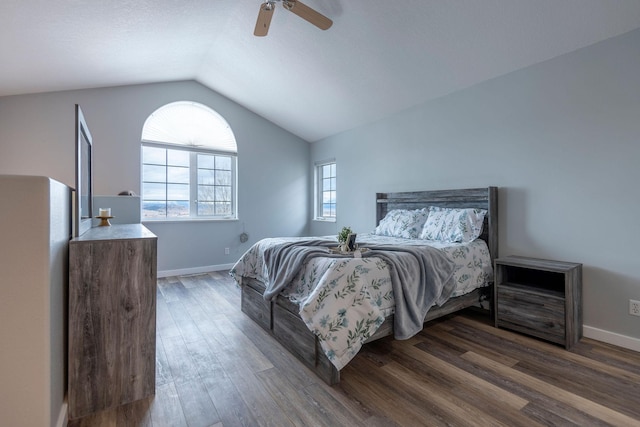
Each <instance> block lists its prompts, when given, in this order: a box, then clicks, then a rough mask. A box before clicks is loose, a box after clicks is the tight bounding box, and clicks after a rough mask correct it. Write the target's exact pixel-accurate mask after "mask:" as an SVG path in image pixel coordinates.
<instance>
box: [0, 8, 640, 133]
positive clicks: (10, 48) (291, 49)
mask: <svg viewBox="0 0 640 427" xmlns="http://www.w3.org/2000/svg"><path fill="white" fill-rule="evenodd" d="M260 3H261V0H224V1H223V0H186V1H185V0H153V1H151V0H109V1H104V0H55V1H54V0H49V1H44V0H2V1H1V2H0V96H3V95H13V94H23V93H34V92H45V91H58V90H68V89H81V88H93V87H105V86H115V85H127V84H137V83H151V82H160V81H173V80H185V79H195V80H197V81H199V82H200V83H202V84H204V85H206V86H207V87H209V88H211V89H213V90H215V91H216V92H218V93H220V94H222V95H224V96H226V97H228V98H230V99H232V100H234V101H235V102H237V103H239V104H241V105H243V106H245V107H246V108H248V109H250V110H252V111H254V112H255V113H257V114H259V115H261V116H263V117H265V118H267V119H268V120H270V121H272V122H274V123H276V124H277V125H279V126H281V127H283V128H285V129H287V130H289V131H290V132H292V133H294V134H296V135H298V136H300V137H301V138H303V139H304V140H306V141H309V142H313V141H317V140H320V139H322V138H325V137H327V136H330V135H333V134H336V133H339V132H342V131H345V130H348V129H351V128H354V127H356V126H359V125H362V124H365V123H369V122H372V121H375V120H378V119H381V118H384V117H387V116H389V115H392V114H394V113H397V112H399V111H401V110H404V109H406V108H409V107H412V106H414V105H418V104H421V103H424V102H426V101H428V100H431V99H434V98H437V97H440V96H443V95H446V94H449V93H452V92H455V91H458V90H461V89H464V88H466V87H469V86H472V85H474V84H477V83H479V82H482V81H485V80H487V79H491V78H494V77H497V76H500V75H504V74H506V73H509V72H512V71H515V70H518V69H521V68H524V67H527V66H529V65H532V64H535V63H538V62H541V61H545V60H548V59H551V58H553V57H556V56H558V55H561V54H564V53H567V52H570V51H573V50H576V49H579V48H582V47H585V46H588V45H591V44H594V43H597V42H599V41H601V40H604V39H607V38H610V37H613V36H616V35H620V34H622V33H625V32H628V31H631V30H634V29H637V28H640V1H638V0H615V1H612V0H394V1H382V0H304V3H305V4H307V5H308V6H310V7H313V8H314V9H316V10H317V11H319V12H321V13H322V14H324V15H326V16H327V17H329V18H330V19H332V20H333V22H334V23H333V26H332V27H331V28H330V29H329V30H327V31H321V30H319V29H318V28H316V27H314V26H312V25H311V24H309V23H308V22H306V21H304V20H303V19H300V18H299V17H298V16H296V15H294V14H293V13H290V12H289V11H287V10H285V9H284V8H283V7H282V5H281V4H277V5H276V10H275V13H274V15H273V20H272V22H271V28H270V30H269V34H268V36H267V37H254V36H253V29H254V25H255V22H256V17H257V14H258V10H259V7H260Z"/></svg>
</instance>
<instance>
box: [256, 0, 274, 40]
mask: <svg viewBox="0 0 640 427" xmlns="http://www.w3.org/2000/svg"><path fill="white" fill-rule="evenodd" d="M274 9H275V8H274V4H273V2H265V3H262V4H261V5H260V12H258V20H257V21H256V28H255V30H253V35H254V36H258V37H264V36H266V35H267V33H268V32H269V25H271V18H272V17H273V10H274Z"/></svg>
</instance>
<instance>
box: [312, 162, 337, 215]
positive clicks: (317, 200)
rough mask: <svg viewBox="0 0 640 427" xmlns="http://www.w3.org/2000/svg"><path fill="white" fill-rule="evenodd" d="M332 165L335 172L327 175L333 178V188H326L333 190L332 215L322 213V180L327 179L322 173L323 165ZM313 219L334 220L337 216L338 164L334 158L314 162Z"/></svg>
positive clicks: (323, 191)
mask: <svg viewBox="0 0 640 427" xmlns="http://www.w3.org/2000/svg"><path fill="white" fill-rule="evenodd" d="M331 165H333V167H334V170H335V173H334V174H333V175H329V178H328V179H331V178H333V179H335V189H334V190H328V191H333V192H335V198H334V203H333V205H334V212H335V214H334V215H333V216H331V215H325V214H324V199H323V198H324V193H325V190H324V189H323V181H324V180H325V179H327V178H326V177H325V175H324V172H323V170H324V167H325V166H331ZM314 166H315V167H314V218H313V219H314V221H325V222H336V221H337V218H338V164H337V162H336V160H335V159H328V160H324V161H321V162H316V163H315V164H314Z"/></svg>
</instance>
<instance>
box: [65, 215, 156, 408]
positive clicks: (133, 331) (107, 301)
mask: <svg viewBox="0 0 640 427" xmlns="http://www.w3.org/2000/svg"><path fill="white" fill-rule="evenodd" d="M156 255H157V237H156V236H155V235H154V234H153V233H151V232H150V231H149V230H148V229H147V228H145V227H144V226H143V225H142V224H125V225H112V226H109V227H94V228H92V229H90V230H89V231H87V232H86V233H84V234H83V235H81V236H80V237H77V238H75V239H73V240H72V241H71V242H70V244H69V394H68V397H69V418H70V419H75V418H80V417H83V416H85V415H88V414H90V413H93V412H96V411H100V410H103V409H107V408H111V407H114V406H118V405H122V404H125V403H128V402H132V401H134V400H138V399H143V398H145V397H148V396H150V395H153V394H154V393H155V357H156V281H157V270H156V269H157V261H156V259H157V257H156Z"/></svg>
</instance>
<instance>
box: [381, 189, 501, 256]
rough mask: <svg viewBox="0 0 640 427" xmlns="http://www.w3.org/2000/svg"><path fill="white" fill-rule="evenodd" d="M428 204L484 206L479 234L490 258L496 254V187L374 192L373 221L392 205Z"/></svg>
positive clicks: (401, 206)
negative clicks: (374, 211)
mask: <svg viewBox="0 0 640 427" xmlns="http://www.w3.org/2000/svg"><path fill="white" fill-rule="evenodd" d="M428 206H440V207H447V208H480V209H486V210H487V215H486V216H485V219H484V226H483V227H482V234H481V235H480V238H481V239H482V240H484V241H485V242H487V246H488V247H489V253H490V255H491V259H492V260H493V259H495V258H497V257H498V187H485V188H463V189H459V190H437V191H406V192H399V193H376V225H377V224H379V223H380V220H381V219H382V218H384V216H385V215H386V214H387V212H389V211H390V210H392V209H421V208H426V207H428Z"/></svg>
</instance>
